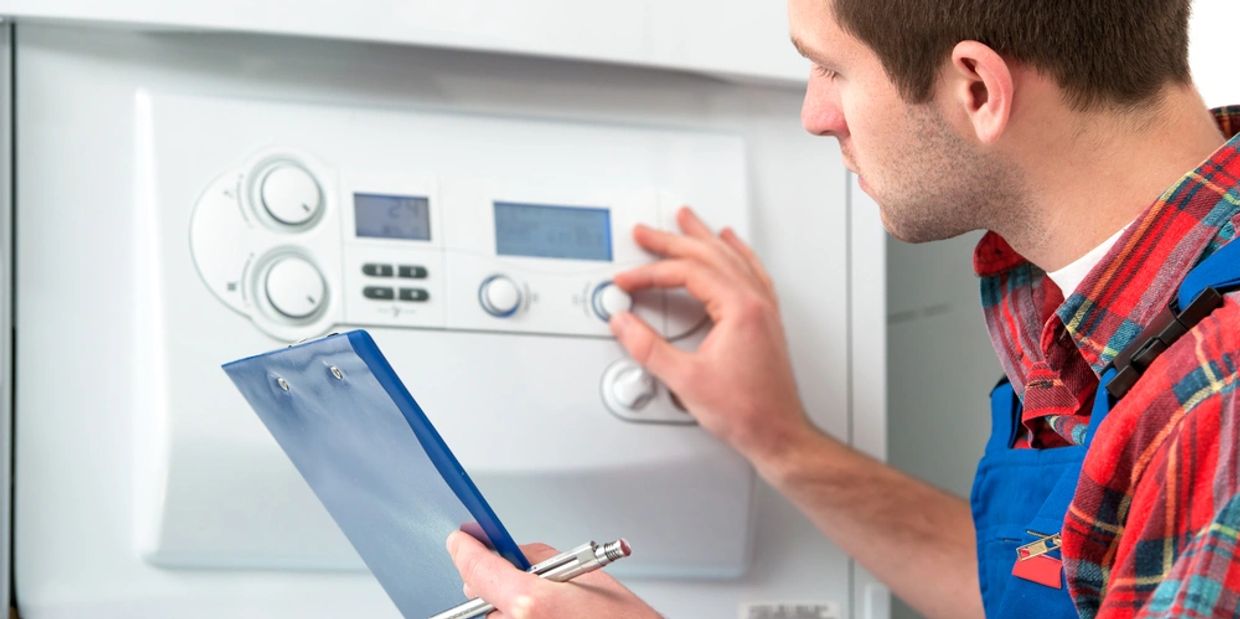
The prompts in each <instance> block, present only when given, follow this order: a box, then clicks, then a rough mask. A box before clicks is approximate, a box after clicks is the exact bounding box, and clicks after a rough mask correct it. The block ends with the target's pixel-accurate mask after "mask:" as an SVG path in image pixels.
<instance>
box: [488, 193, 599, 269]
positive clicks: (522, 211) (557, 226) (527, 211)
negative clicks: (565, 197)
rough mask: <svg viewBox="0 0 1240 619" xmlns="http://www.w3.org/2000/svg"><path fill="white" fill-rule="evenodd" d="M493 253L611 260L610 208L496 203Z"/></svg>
mask: <svg viewBox="0 0 1240 619" xmlns="http://www.w3.org/2000/svg"><path fill="white" fill-rule="evenodd" d="M495 252H496V253H498V254H499V255H501V256H530V257H534V258H564V259H569V260H602V261H611V211H609V210H608V209H605V208H585V207H577V206H551V205H546V204H519V203H516V202H496V203H495Z"/></svg>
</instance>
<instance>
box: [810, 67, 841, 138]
mask: <svg viewBox="0 0 1240 619" xmlns="http://www.w3.org/2000/svg"><path fill="white" fill-rule="evenodd" d="M801 126H803V127H805V130H806V131H808V132H810V133H812V134H814V135H820V136H833V137H836V138H844V137H847V136H848V123H847V122H846V121H845V120H844V110H843V108H842V106H841V105H840V99H839V89H838V88H836V86H835V83H834V81H833V80H832V79H831V78H829V77H825V76H823V75H820V74H819V73H818V72H817V71H815V72H813V73H812V74H811V75H810V78H809V85H808V86H806V88H805V100H804V101H803V102H802V104H801Z"/></svg>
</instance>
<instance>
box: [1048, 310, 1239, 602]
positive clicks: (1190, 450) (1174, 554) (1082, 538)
mask: <svg viewBox="0 0 1240 619" xmlns="http://www.w3.org/2000/svg"><path fill="white" fill-rule="evenodd" d="M1238 367H1240V305H1238V304H1237V303H1236V301H1235V299H1234V298H1230V299H1229V300H1228V302H1227V303H1226V304H1225V305H1224V306H1223V307H1222V308H1220V309H1219V310H1217V311H1216V312H1215V314H1214V315H1212V316H1211V317H1209V318H1207V319H1206V320H1205V321H1203V322H1202V323H1201V324H1199V325H1198V326H1197V327H1196V328H1194V329H1193V330H1192V331H1191V332H1190V333H1189V335H1187V336H1185V337H1184V338H1182V339H1181V340H1180V341H1178V342H1177V343H1176V344H1175V345H1174V346H1172V347H1171V348H1170V349H1169V350H1168V351H1167V352H1165V353H1164V354H1163V355H1162V356H1161V357H1159V359H1158V360H1157V361H1156V362H1155V363H1154V365H1153V366H1151V367H1150V369H1149V370H1148V371H1147V373H1146V375H1145V377H1143V378H1142V380H1141V381H1140V382H1138V384H1137V387H1136V388H1134V389H1133V390H1132V392H1130V393H1129V394H1128V396H1126V397H1125V398H1124V399H1123V400H1121V401H1120V402H1119V403H1118V404H1117V405H1116V407H1115V410H1114V411H1113V412H1112V413H1111V416H1110V417H1108V418H1107V420H1106V421H1105V422H1103V424H1102V426H1101V428H1100V429H1099V434H1098V437H1097V439H1096V442H1095V443H1094V445H1093V447H1092V448H1091V449H1090V452H1089V455H1088V456H1087V457H1086V460H1085V464H1084V467H1083V470H1082V474H1081V480H1080V484H1079V486H1078V488H1077V494H1076V497H1075V498H1074V500H1073V504H1072V507H1071V508H1070V509H1069V512H1068V516H1067V519H1066V520H1065V523H1064V531H1063V542H1064V549H1063V551H1064V562H1065V567H1066V568H1067V569H1068V577H1069V587H1070V588H1071V589H1072V594H1073V597H1074V599H1075V601H1076V603H1077V607H1078V609H1079V610H1080V612H1081V616H1082V617H1086V618H1090V617H1099V618H1108V619H1113V618H1121V617H1122V618H1128V617H1190V618H1191V617H1236V616H1240V561H1237V560H1236V558H1237V531H1240V445H1238V442H1240V400H1237V393H1236V381H1237V378H1238V376H1240V372H1238V371H1237V369H1238Z"/></svg>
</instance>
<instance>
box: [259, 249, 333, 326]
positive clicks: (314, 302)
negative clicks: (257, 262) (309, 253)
mask: <svg viewBox="0 0 1240 619" xmlns="http://www.w3.org/2000/svg"><path fill="white" fill-rule="evenodd" d="M263 286H264V288H265V289H266V292H267V300H268V301H269V302H270V303H271V307H273V308H275V310H276V311H277V312H279V313H280V314H282V315H283V316H285V317H287V318H292V319H294V320H301V319H304V318H309V317H310V316H313V315H314V314H315V312H317V311H319V308H320V307H322V306H323V299H324V297H325V296H326V294H327V285H326V284H325V283H324V282H323V276H322V275H321V274H320V273H319V270H318V268H316V267H315V266H314V265H313V264H311V263H310V261H309V260H306V259H305V258H302V257H300V256H288V257H285V258H280V259H279V260H278V261H277V262H276V263H275V264H273V265H271V268H270V269H268V270H267V279H266V281H265V282H264V283H263Z"/></svg>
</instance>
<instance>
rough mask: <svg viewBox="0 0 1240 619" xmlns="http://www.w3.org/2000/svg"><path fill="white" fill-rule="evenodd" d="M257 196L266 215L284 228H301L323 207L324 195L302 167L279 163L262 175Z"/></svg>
mask: <svg viewBox="0 0 1240 619" xmlns="http://www.w3.org/2000/svg"><path fill="white" fill-rule="evenodd" d="M259 196H260V197H261V199H262V202H263V208H264V209H266V211H267V214H268V215H271V217H272V218H273V219H275V220H276V221H278V222H280V223H282V224H284V225H287V226H300V225H303V224H305V223H306V222H308V221H310V220H312V219H314V218H315V216H316V215H318V214H319V210H320V209H322V208H323V192H322V190H320V189H319V184H318V182H317V181H315V180H314V177H313V176H311V175H310V173H309V172H308V171H306V169H305V168H303V167H301V166H299V165H295V164H292V163H278V164H276V165H274V166H272V167H271V169H270V170H268V172H267V174H266V175H264V176H263V180H262V186H261V187H260V189H259Z"/></svg>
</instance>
